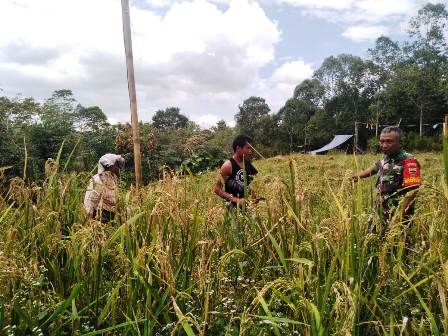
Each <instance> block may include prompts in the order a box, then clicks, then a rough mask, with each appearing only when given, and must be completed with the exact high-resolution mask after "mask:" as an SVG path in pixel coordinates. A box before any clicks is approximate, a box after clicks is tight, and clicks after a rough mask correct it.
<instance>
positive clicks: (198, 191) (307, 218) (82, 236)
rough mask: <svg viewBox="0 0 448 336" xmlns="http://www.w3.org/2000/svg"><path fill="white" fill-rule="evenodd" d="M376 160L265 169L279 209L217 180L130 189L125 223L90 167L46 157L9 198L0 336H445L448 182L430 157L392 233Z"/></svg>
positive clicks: (260, 187)
mask: <svg viewBox="0 0 448 336" xmlns="http://www.w3.org/2000/svg"><path fill="white" fill-rule="evenodd" d="M378 157H379V155H376V156H375V155H363V156H356V157H355V156H350V155H348V156H347V155H343V154H337V153H335V154H332V155H328V156H317V157H311V156H306V155H293V156H284V157H274V158H271V159H267V160H263V161H256V162H255V165H256V167H257V168H258V170H259V171H260V174H259V175H258V176H257V177H256V179H255V180H254V182H253V184H252V189H253V190H254V191H256V193H257V196H261V197H264V198H265V199H266V200H265V201H261V202H258V203H257V204H249V205H248V206H247V207H246V208H245V209H242V210H240V211H236V212H235V211H233V212H232V211H230V212H229V211H227V208H226V206H225V205H224V204H223V202H222V201H221V200H220V199H219V198H218V197H217V196H215V195H214V194H213V191H212V190H213V184H214V179H215V177H216V172H210V173H205V174H200V175H197V176H189V175H186V176H185V175H184V176H182V175H178V174H175V173H170V172H166V174H165V176H163V179H161V180H160V181H158V182H156V183H153V184H151V185H149V186H145V187H143V188H141V189H140V190H136V189H133V188H131V189H129V188H124V187H123V188H121V190H120V194H119V204H118V209H119V210H118V216H117V217H118V218H117V220H116V222H113V223H110V224H107V225H104V224H100V223H98V222H91V223H89V222H88V220H87V216H86V213H85V211H84V209H83V206H82V199H83V195H84V191H85V186H86V184H87V181H88V179H89V175H88V173H68V172H66V171H65V168H64V166H62V165H58V160H56V161H55V162H49V163H48V165H47V169H46V174H47V178H46V180H45V182H44V183H43V184H42V185H35V184H28V183H27V181H23V180H22V179H21V178H15V179H14V180H12V181H11V183H10V184H9V182H8V184H7V182H6V181H5V180H2V182H1V183H3V186H4V189H5V190H7V191H5V193H4V194H3V195H1V197H0V334H2V335H189V336H190V335H319V336H320V335H446V334H448V307H447V299H446V297H447V294H448V293H447V288H448V206H447V205H448V187H447V185H446V184H445V182H444V181H443V164H442V155H441V154H440V153H424V154H420V155H417V157H418V159H419V160H420V163H421V165H422V171H423V178H424V185H423V186H422V188H421V189H420V191H419V198H418V203H417V210H416V213H415V216H414V218H413V221H412V223H411V224H410V225H405V224H403V223H402V222H401V221H400V218H395V219H394V220H392V222H391V223H390V224H389V225H387V227H384V226H383V225H382V224H381V221H380V218H379V216H378V214H377V212H376V211H375V204H376V202H377V200H376V191H375V188H374V182H375V178H370V179H365V180H363V181H361V182H359V183H354V182H352V181H350V180H349V178H348V177H349V176H350V175H351V173H352V172H354V171H356V170H358V169H361V168H366V167H367V166H369V165H371V164H373V163H374V162H375V161H376V160H377V159H378Z"/></svg>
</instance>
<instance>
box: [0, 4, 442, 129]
mask: <svg viewBox="0 0 448 336" xmlns="http://www.w3.org/2000/svg"><path fill="white" fill-rule="evenodd" d="M447 1H448V0H442V1H432V2H441V3H444V4H445V5H448V3H447ZM426 2H428V1H420V0H258V1H256V0H189V1H186V0H130V6H131V11H130V14H131V29H132V43H133V54H134V67H135V78H136V87H137V104H138V114H139V119H140V120H143V121H150V120H151V118H152V116H153V114H154V113H155V111H157V110H159V109H165V108H167V107H171V106H175V107H179V108H180V110H181V113H182V114H184V115H186V116H187V117H188V118H189V119H191V120H193V121H195V122H196V123H198V124H199V125H200V126H201V127H203V128H208V127H211V126H213V125H215V124H216V122H218V121H219V120H225V121H226V122H227V123H228V124H230V125H233V124H234V115H235V113H236V112H237V111H238V105H240V104H241V103H242V102H243V101H244V100H245V99H247V98H249V97H250V96H259V97H263V98H264V99H266V102H267V103H268V105H269V106H270V108H271V111H272V112H273V113H276V112H277V111H278V110H279V109H280V108H281V107H282V105H283V104H284V102H285V101H286V100H287V99H288V98H289V97H291V96H292V94H293V91H294V88H295V86H296V85H297V84H299V83H300V82H301V81H303V80H304V79H307V78H310V77H311V76H312V75H313V71H314V70H316V69H318V68H319V66H320V65H321V64H322V61H323V60H324V59H325V58H326V57H329V56H331V55H338V54H340V53H350V54H353V55H358V56H361V57H365V56H366V55H367V50H368V48H371V47H373V46H374V42H375V40H376V38H378V37H379V36H381V35H386V36H389V37H390V38H392V39H393V40H397V41H403V40H405V39H406V36H407V34H406V29H407V22H408V21H409V19H410V18H411V17H412V16H415V15H416V14H417V11H418V9H419V8H421V7H422V6H423V5H424V4H425V3H426ZM0 32H1V33H0V95H6V96H8V97H14V96H17V95H21V96H22V97H34V98H35V99H36V100H38V101H43V100H44V99H46V98H48V97H50V96H51V93H52V92H53V91H54V90H59V89H70V90H72V91H73V94H74V96H75V98H76V99H77V100H78V102H79V103H80V104H82V105H83V106H86V107H87V106H99V107H101V109H102V110H103V111H104V113H105V114H106V115H107V117H108V119H109V121H111V122H112V123H115V122H127V121H129V120H130V112H129V111H130V109H129V96H128V90H127V80H126V61H125V54H124V44H123V31H122V18H121V2H120V1H119V0H0Z"/></svg>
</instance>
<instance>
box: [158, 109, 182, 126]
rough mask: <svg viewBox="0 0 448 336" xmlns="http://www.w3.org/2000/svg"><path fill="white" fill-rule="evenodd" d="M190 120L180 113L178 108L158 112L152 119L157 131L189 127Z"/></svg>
mask: <svg viewBox="0 0 448 336" xmlns="http://www.w3.org/2000/svg"><path fill="white" fill-rule="evenodd" d="M187 123H188V118H187V117H186V116H184V115H183V114H181V113H180V109H179V108H178V107H168V108H167V109H165V110H158V111H157V112H156V113H155V114H154V116H153V117H152V125H153V127H155V128H157V129H171V128H173V129H179V128H184V127H186V126H187Z"/></svg>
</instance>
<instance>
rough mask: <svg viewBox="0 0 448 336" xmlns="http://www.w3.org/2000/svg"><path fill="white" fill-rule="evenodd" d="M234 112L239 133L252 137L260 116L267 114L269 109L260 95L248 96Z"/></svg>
mask: <svg viewBox="0 0 448 336" xmlns="http://www.w3.org/2000/svg"><path fill="white" fill-rule="evenodd" d="M238 109H239V111H238V112H237V113H236V114H235V121H236V128H237V129H238V131H239V132H240V133H245V134H247V135H249V136H252V137H254V136H255V133H256V131H255V130H256V128H257V127H258V126H259V125H258V123H259V121H260V118H261V117H262V116H265V115H268V114H269V111H270V110H271V109H270V108H269V106H268V104H266V101H265V100H264V99H263V98H261V97H250V98H248V99H246V100H245V101H244V102H243V103H242V104H241V105H239V106H238Z"/></svg>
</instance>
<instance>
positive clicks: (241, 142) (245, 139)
mask: <svg viewBox="0 0 448 336" xmlns="http://www.w3.org/2000/svg"><path fill="white" fill-rule="evenodd" d="M250 142H252V138H251V137H250V136H248V135H246V134H240V135H237V136H236V137H235V139H233V143H232V149H233V151H236V148H237V147H238V146H239V147H241V148H243V147H244V146H245V145H246V144H247V143H250Z"/></svg>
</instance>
